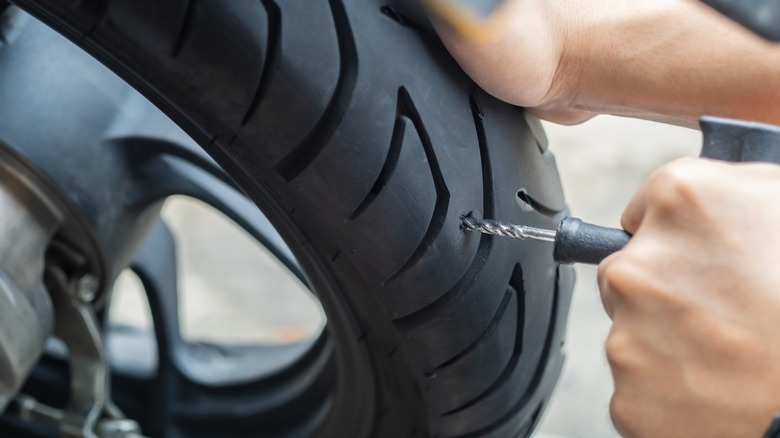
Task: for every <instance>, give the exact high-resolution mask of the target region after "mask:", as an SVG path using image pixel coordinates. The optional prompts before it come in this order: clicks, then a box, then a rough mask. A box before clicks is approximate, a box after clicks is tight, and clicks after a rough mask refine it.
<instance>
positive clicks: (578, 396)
mask: <svg viewBox="0 0 780 438" xmlns="http://www.w3.org/2000/svg"><path fill="white" fill-rule="evenodd" d="M547 128H548V136H549V139H550V145H551V148H552V150H553V151H555V153H556V155H557V157H558V164H559V167H560V173H561V177H562V179H563V183H564V189H565V191H566V195H567V199H568V200H569V203H570V206H571V209H572V212H573V213H574V214H575V215H577V216H578V217H581V218H583V219H585V220H588V221H591V222H595V223H598V224H602V225H611V226H617V225H618V222H619V217H620V213H621V211H622V209H623V207H624V205H625V204H626V202H627V201H628V199H629V198H630V196H631V195H632V193H633V191H634V190H635V189H636V187H637V186H638V185H639V184H640V182H641V181H642V180H643V179H644V178H645V177H646V176H647V175H648V174H649V173H650V172H652V171H653V169H655V168H657V167H658V166H660V165H662V164H663V163H666V162H668V161H671V160H673V159H675V158H677V157H680V156H683V155H695V154H697V153H698V150H699V144H700V134H699V133H698V132H696V131H692V130H687V129H683V128H675V127H669V126H663V125H659V124H655V123H650V122H643V121H637V120H628V119H620V118H615V117H599V118H596V119H594V120H592V121H590V122H588V123H585V124H583V125H580V126H577V127H562V126H557V125H548V126H547ZM164 217H165V218H166V220H167V221H168V222H169V224H171V225H172V228H173V230H174V232H175V233H176V234H177V235H178V237H179V239H178V246H179V247H178V249H179V252H180V254H181V266H180V268H181V272H180V274H181V275H180V281H181V286H182V287H181V289H182V291H183V296H182V300H181V311H182V332H183V334H184V335H185V337H188V338H190V339H197V340H203V341H216V342H219V341H230V342H271V343H279V342H290V341H295V340H297V339H301V338H305V337H307V336H310V335H311V334H313V333H316V332H317V331H318V330H320V329H321V327H322V325H323V323H324V319H323V316H322V312H321V309H319V306H318V305H317V304H316V301H315V300H314V299H312V298H311V296H310V295H309V294H308V293H307V292H305V291H304V289H303V287H302V286H301V285H300V284H298V282H297V281H296V280H295V279H293V278H292V277H291V276H290V275H288V274H286V273H285V272H284V271H283V270H282V269H279V268H278V266H277V264H276V261H275V260H274V259H273V258H271V257H270V256H268V255H267V254H266V252H265V250H264V249H263V248H261V247H259V246H258V245H257V244H256V243H254V242H253V241H249V239H247V238H246V236H244V234H243V232H242V231H240V230H237V229H235V228H234V227H231V226H230V225H228V224H226V221H225V220H223V219H221V218H220V216H219V214H217V213H214V212H213V211H210V210H208V209H206V208H204V207H203V206H200V205H198V204H197V203H193V202H191V201H186V200H181V199H176V200H173V202H171V203H169V205H167V206H166V208H165V210H164ZM204 230H207V232H206V231H204ZM577 273H578V276H579V277H578V282H577V287H576V289H575V292H574V301H573V307H572V309H571V316H570V322H569V333H568V339H567V346H568V362H567V364H566V367H565V369H564V372H563V375H562V376H561V379H560V381H559V383H558V388H557V390H556V394H555V396H554V398H553V400H552V402H551V404H550V405H549V407H548V409H547V411H546V414H545V416H544V419H543V421H542V424H541V426H540V428H539V429H538V431H537V435H536V436H537V437H539V438H552V437H556V438H557V437H584V438H587V437H610V436H616V433H615V431H614V430H613V429H612V426H611V424H610V422H609V414H608V404H609V397H610V394H611V389H612V381H611V377H610V375H609V370H608V367H607V363H606V359H605V358H604V352H603V342H604V339H605V338H606V335H607V332H608V330H609V320H608V319H607V318H606V316H605V315H604V312H603V310H602V308H601V303H600V301H599V295H598V290H597V288H596V270H595V268H592V267H578V271H577ZM136 281H137V280H135V279H133V277H132V275H126V276H123V277H122V278H121V287H120V291H121V292H120V293H119V294H118V297H117V300H116V304H117V305H116V306H113V309H112V316H113V317H115V318H117V319H119V320H122V321H125V322H130V323H134V324H140V325H148V324H149V318H148V316H147V315H145V314H144V312H140V311H138V309H139V307H143V300H144V298H143V296H142V294H141V293H140V292H139V290H138V288H137V284H136ZM258 285H259V286H258ZM215 291H218V293H214V292H215Z"/></svg>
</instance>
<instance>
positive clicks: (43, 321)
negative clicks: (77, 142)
mask: <svg viewBox="0 0 780 438" xmlns="http://www.w3.org/2000/svg"><path fill="white" fill-rule="evenodd" d="M0 212H2V214H1V215H0V239H2V240H0V411H2V410H4V409H5V407H6V406H7V404H8V402H9V401H10V399H11V398H12V397H13V396H15V395H16V393H17V392H18V391H19V389H20V388H21V386H22V384H23V383H24V381H25V379H26V378H27V375H28V374H29V372H30V370H31V369H32V367H33V365H35V363H36V362H37V360H38V358H39V357H40V355H41V353H42V351H43V347H44V343H45V342H46V338H47V337H48V336H49V334H50V333H51V331H52V327H53V324H54V315H53V309H52V303H51V300H50V299H49V296H48V293H47V292H46V288H45V287H44V283H43V271H44V259H45V254H46V251H47V249H48V246H49V242H50V241H51V239H52V237H53V236H54V234H55V232H56V231H57V230H58V228H59V227H60V225H61V224H62V222H63V217H64V215H65V212H64V211H63V210H62V209H61V208H59V206H58V205H57V203H56V202H51V199H50V197H49V196H48V194H47V193H44V192H43V191H42V189H41V188H40V186H38V185H37V180H36V178H35V175H33V174H31V172H29V169H28V168H27V167H26V166H23V165H21V166H20V165H19V162H18V161H17V160H16V159H15V157H14V156H13V154H12V153H10V152H9V151H8V150H7V149H3V148H2V145H0Z"/></svg>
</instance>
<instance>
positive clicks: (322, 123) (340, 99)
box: [276, 0, 358, 182]
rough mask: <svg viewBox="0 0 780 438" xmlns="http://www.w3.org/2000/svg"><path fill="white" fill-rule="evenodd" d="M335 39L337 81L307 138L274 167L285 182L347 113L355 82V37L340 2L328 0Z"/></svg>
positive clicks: (312, 156)
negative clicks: (328, 100) (336, 42)
mask: <svg viewBox="0 0 780 438" xmlns="http://www.w3.org/2000/svg"><path fill="white" fill-rule="evenodd" d="M328 3H329V4H330V10H331V13H332V14H333V22H334V23H335V27H336V38H337V40H338V45H339V64H340V66H339V78H338V80H337V82H336V89H335V90H334V92H333V97H331V100H330V102H329V103H328V106H327V108H325V112H324V113H323V115H322V117H321V118H320V119H319V120H318V121H317V124H316V125H315V126H314V129H312V131H311V132H309V134H308V135H307V136H306V138H305V139H304V140H303V141H302V142H301V143H300V144H299V145H298V146H297V147H296V148H295V149H293V150H292V151H291V152H290V153H289V154H287V155H286V156H285V157H284V158H282V159H281V160H280V161H279V163H277V164H276V170H277V171H278V172H279V173H280V174H281V175H282V177H283V178H284V179H285V181H287V182H290V181H292V180H294V179H295V178H296V177H297V176H298V175H300V174H301V173H302V172H303V171H304V170H305V169H306V168H307V167H309V165H310V164H311V163H312V162H313V161H314V159H315V158H317V156H318V155H319V154H320V152H322V149H323V148H324V147H325V145H326V144H327V143H328V142H329V141H330V139H331V137H332V136H333V133H334V132H335V131H336V128H337V127H338V126H339V124H340V123H341V120H342V119H343V118H344V114H345V113H346V112H347V107H348V106H349V102H350V101H351V100H352V95H353V93H354V91H355V83H356V82H357V71H358V58H357V46H356V45H355V38H354V35H352V29H351V28H350V24H349V18H348V17H347V11H346V9H345V8H344V4H343V3H342V1H341V0H329V1H328Z"/></svg>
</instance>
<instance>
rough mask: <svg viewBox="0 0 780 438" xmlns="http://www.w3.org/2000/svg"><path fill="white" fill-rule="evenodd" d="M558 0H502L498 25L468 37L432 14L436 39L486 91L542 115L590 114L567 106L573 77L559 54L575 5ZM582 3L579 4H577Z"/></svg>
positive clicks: (570, 117) (572, 117)
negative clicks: (480, 36) (481, 36)
mask: <svg viewBox="0 0 780 438" xmlns="http://www.w3.org/2000/svg"><path fill="white" fill-rule="evenodd" d="M566 3H567V2H565V1H559V0H549V1H540V0H504V3H503V4H502V5H501V6H500V7H499V9H497V11H496V12H495V13H496V14H500V15H501V16H502V17H501V18H502V19H501V20H500V22H501V28H500V29H491V37H490V39H489V40H488V41H473V40H470V39H468V38H466V37H463V36H462V35H459V34H458V33H457V32H456V31H454V30H453V29H451V28H449V27H448V26H447V25H446V24H444V23H442V22H437V21H436V20H434V25H435V27H436V29H437V31H438V32H439V35H440V36H441V38H442V41H443V42H444V44H445V45H446V46H447V48H448V49H449V50H450V53H452V55H453V56H454V57H455V59H456V60H457V61H458V63H459V64H460V65H461V67H463V69H464V70H465V71H466V72H467V73H468V74H469V75H470V76H471V77H472V78H473V79H474V80H475V82H477V83H478V84H479V85H480V86H481V87H482V88H483V89H485V90H486V91H487V92H489V93H491V94H493V95H494V96H496V97H498V98H500V99H502V100H505V101H507V102H510V103H512V104H514V105H520V106H524V107H528V108H534V109H535V112H536V113H538V114H539V115H540V116H542V117H543V118H547V119H551V120H554V121H558V122H561V123H576V122H580V121H583V120H586V119H588V118H590V117H591V116H592V114H591V113H589V112H586V111H577V110H574V109H572V108H569V103H570V96H569V93H570V92H571V90H570V89H569V88H568V85H569V84H570V83H571V82H572V81H573V79H574V78H573V77H571V76H572V75H571V73H573V72H571V71H569V66H568V65H567V64H566V62H565V61H564V60H563V59H562V58H563V50H564V47H565V46H567V44H570V42H567V36H568V35H567V29H569V28H571V26H570V25H569V22H570V21H571V18H572V17H571V16H572V14H576V13H578V12H582V11H577V9H578V8H577V7H572V6H566ZM579 9H582V8H579Z"/></svg>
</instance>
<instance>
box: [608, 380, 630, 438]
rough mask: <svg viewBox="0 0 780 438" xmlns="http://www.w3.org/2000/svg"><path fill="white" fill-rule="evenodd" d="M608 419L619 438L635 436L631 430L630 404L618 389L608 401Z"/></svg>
mask: <svg viewBox="0 0 780 438" xmlns="http://www.w3.org/2000/svg"><path fill="white" fill-rule="evenodd" d="M609 417H610V418H611V419H612V424H613V425H614V426H615V429H616V430H617V431H618V433H619V434H620V435H621V436H623V437H630V436H634V435H635V434H634V433H633V432H632V430H631V429H632V428H631V423H632V409H631V407H630V403H629V401H628V399H627V398H626V397H624V396H623V395H622V393H621V392H620V390H618V389H616V390H615V393H614V394H612V398H611V399H610V401H609Z"/></svg>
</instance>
